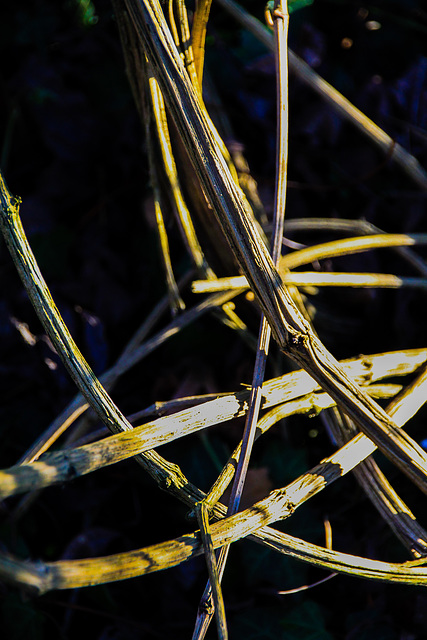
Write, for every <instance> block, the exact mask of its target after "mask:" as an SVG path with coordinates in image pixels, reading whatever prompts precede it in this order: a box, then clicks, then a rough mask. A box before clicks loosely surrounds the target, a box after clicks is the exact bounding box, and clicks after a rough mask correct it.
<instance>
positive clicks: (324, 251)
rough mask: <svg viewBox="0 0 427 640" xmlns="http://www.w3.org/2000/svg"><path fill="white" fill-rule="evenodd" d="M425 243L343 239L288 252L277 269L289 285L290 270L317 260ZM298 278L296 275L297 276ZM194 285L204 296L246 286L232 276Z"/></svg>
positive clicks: (420, 239) (392, 237) (401, 237)
mask: <svg viewBox="0 0 427 640" xmlns="http://www.w3.org/2000/svg"><path fill="white" fill-rule="evenodd" d="M424 244H427V234H424V233H413V234H406V233H405V234H400V233H398V234H396V233H385V234H377V235H370V236H363V237H354V238H345V239H342V240H333V241H332V242H324V243H321V244H316V245H314V246H313V247H307V248H305V249H299V250H298V251H294V252H293V253H288V254H286V255H284V256H282V257H281V258H280V263H279V269H280V273H281V275H282V278H286V277H288V278H289V279H290V281H291V282H292V278H293V277H294V276H293V275H292V274H289V276H288V275H287V271H288V270H289V269H296V268H297V267H301V266H303V265H305V264H309V263H310V262H315V261H316V260H325V259H326V258H338V257H339V256H344V255H350V254H354V253H361V252H363V251H370V250H372V249H385V248H390V247H398V248H404V247H412V246H415V245H424ZM296 278H298V275H296ZM202 282H203V281H200V284H199V282H197V285H196V286H195V287H194V289H193V290H196V289H197V290H198V292H200V290H201V288H203V291H204V292H205V293H207V292H211V291H224V290H225V289H232V288H234V287H236V288H242V287H244V286H245V285H246V287H248V286H249V284H248V281H247V280H246V278H245V276H231V277H228V278H218V279H217V280H216V281H215V282H212V283H211V282H204V283H203V284H202Z"/></svg>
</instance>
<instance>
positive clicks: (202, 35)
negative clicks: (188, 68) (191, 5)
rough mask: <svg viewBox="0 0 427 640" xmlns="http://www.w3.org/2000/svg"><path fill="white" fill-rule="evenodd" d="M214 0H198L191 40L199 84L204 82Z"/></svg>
mask: <svg viewBox="0 0 427 640" xmlns="http://www.w3.org/2000/svg"><path fill="white" fill-rule="evenodd" d="M211 4H212V0H197V2H196V10H195V12H194V18H193V28H192V31H191V41H192V44H193V51H194V64H195V67H196V74H197V80H198V82H199V86H200V87H201V86H202V82H203V66H204V63H205V40H206V26H207V23H208V19H209V13H210V10H211Z"/></svg>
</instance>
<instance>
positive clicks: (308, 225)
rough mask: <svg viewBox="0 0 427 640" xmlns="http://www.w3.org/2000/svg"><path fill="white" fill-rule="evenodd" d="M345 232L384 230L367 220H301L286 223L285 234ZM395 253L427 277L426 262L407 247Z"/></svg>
mask: <svg viewBox="0 0 427 640" xmlns="http://www.w3.org/2000/svg"><path fill="white" fill-rule="evenodd" d="M293 230H295V231H297V230H298V231H305V232H313V231H314V232H316V231H328V232H330V231H344V232H345V233H349V234H350V235H355V234H358V235H367V236H370V235H381V234H383V233H384V231H383V230H382V229H379V228H378V227H376V226H375V225H374V224H372V222H368V221H367V220H345V219H343V218H299V219H298V220H287V221H286V222H285V233H288V232H289V231H293ZM393 251H394V252H395V253H397V254H399V255H400V256H401V257H402V258H403V259H404V260H406V262H408V263H409V264H411V265H412V266H413V267H414V269H416V270H417V271H418V272H419V273H421V275H422V276H423V277H424V278H426V277H427V264H426V263H425V261H424V260H423V259H422V258H421V257H420V256H418V255H417V254H416V253H414V252H413V251H412V249H408V248H407V247H398V246H397V247H394V248H393Z"/></svg>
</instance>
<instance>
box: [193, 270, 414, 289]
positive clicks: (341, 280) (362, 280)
mask: <svg viewBox="0 0 427 640" xmlns="http://www.w3.org/2000/svg"><path fill="white" fill-rule="evenodd" d="M282 279H283V282H284V284H286V285H294V286H296V287H307V286H309V287H313V286H314V287H355V288H378V289H401V288H403V287H407V288H413V289H426V288H427V278H406V277H400V276H395V275H393V274H391V273H347V272H339V271H333V272H331V273H329V272H323V271H320V272H319V271H292V272H291V271H289V272H287V273H283V275H282ZM229 280H231V279H226V278H218V280H216V281H214V282H213V283H211V282H208V281H206V280H194V281H193V282H192V283H191V290H192V291H193V293H212V292H213V291H225V290H228V289H229V288H232V287H229V286H228V285H229ZM232 284H233V283H232Z"/></svg>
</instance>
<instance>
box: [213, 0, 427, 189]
mask: <svg viewBox="0 0 427 640" xmlns="http://www.w3.org/2000/svg"><path fill="white" fill-rule="evenodd" d="M217 2H218V3H219V4H220V5H221V6H222V7H223V8H224V9H225V10H226V11H227V12H228V13H229V14H230V15H231V16H233V18H235V19H236V20H237V21H238V22H239V23H240V24H241V25H242V26H243V27H244V28H245V29H248V31H250V32H251V33H252V34H253V35H255V37H256V38H258V40H260V42H262V43H263V44H265V46H266V47H267V48H268V49H270V50H271V51H274V39H273V35H272V34H271V32H270V31H269V30H268V29H267V28H266V27H265V26H264V25H263V24H262V23H261V22H260V21H259V20H257V19H256V18H254V17H253V16H251V15H250V14H249V13H248V12H247V11H246V10H245V9H244V8H243V7H241V6H240V5H239V4H237V2H235V1H234V0H217ZM289 68H290V70H291V71H292V72H293V73H295V75H297V76H298V78H299V79H300V80H301V81H302V82H304V83H305V84H307V85H308V86H309V87H310V88H311V89H313V91H315V92H316V93H318V94H319V95H320V96H321V97H322V98H323V99H324V100H326V101H327V102H328V103H329V104H330V105H331V107H332V108H333V109H334V110H335V111H337V112H338V113H339V114H340V115H341V116H342V117H343V118H345V119H346V120H348V121H349V122H351V123H352V124H354V125H355V126H356V127H357V128H358V129H359V130H360V131H361V132H362V133H363V134H364V135H366V136H368V137H369V138H370V139H371V140H372V141H373V142H374V143H375V144H376V145H377V146H378V147H379V148H380V149H381V150H382V151H383V153H385V154H386V156H387V157H390V160H392V161H393V162H395V163H396V164H397V165H398V166H399V167H400V169H402V171H404V172H405V173H406V174H407V175H408V176H409V177H410V178H411V180H413V182H415V183H416V184H417V185H418V186H419V187H420V188H421V189H423V190H424V191H426V190H427V174H426V172H425V170H424V169H423V168H422V166H421V165H420V163H419V162H418V160H417V159H416V158H414V156H412V155H411V154H410V153H409V152H408V151H406V149H404V148H403V147H402V146H401V145H400V144H399V143H397V142H396V141H395V140H393V138H391V137H390V136H389V135H388V134H387V133H385V131H383V130H382V129H381V128H380V127H379V126H378V125H376V124H375V123H374V122H372V120H370V119H369V118H368V117H367V116H365V114H364V113H362V112H361V111H360V110H359V109H357V107H355V106H354V105H353V104H352V103H351V102H350V101H349V100H347V99H346V98H344V96H343V95H342V94H341V93H339V91H337V90H336V89H334V87H332V86H331V85H330V84H329V83H328V82H326V80H324V79H323V78H322V77H321V76H319V75H318V74H317V73H316V72H315V71H313V69H311V67H310V66H309V65H308V64H307V63H306V62H304V60H302V59H301V58H299V57H298V56H297V55H295V53H293V51H291V50H289Z"/></svg>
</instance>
